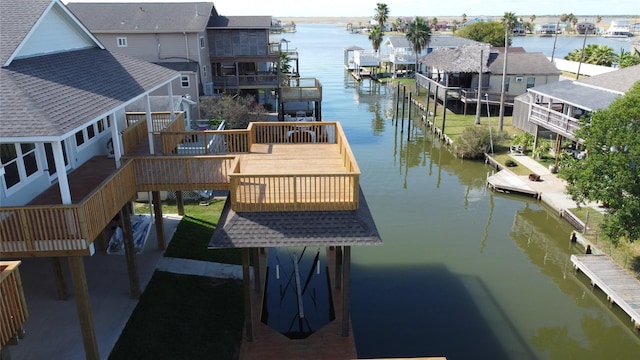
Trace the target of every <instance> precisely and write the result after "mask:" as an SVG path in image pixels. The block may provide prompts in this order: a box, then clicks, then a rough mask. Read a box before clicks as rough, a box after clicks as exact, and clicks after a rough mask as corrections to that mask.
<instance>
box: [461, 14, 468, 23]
mask: <svg viewBox="0 0 640 360" xmlns="http://www.w3.org/2000/svg"><path fill="white" fill-rule="evenodd" d="M466 22H467V14H464V13H463V14H462V23H463V24H464V23H466Z"/></svg>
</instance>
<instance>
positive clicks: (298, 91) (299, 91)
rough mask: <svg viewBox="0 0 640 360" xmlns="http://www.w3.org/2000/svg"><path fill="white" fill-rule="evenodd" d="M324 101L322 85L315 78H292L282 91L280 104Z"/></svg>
mask: <svg viewBox="0 0 640 360" xmlns="http://www.w3.org/2000/svg"><path fill="white" fill-rule="evenodd" d="M290 101H318V102H320V101H322V84H321V83H320V81H319V80H318V79H315V78H292V79H289V80H288V82H287V84H286V85H284V86H282V88H281V89H280V102H282V103H284V102H290Z"/></svg>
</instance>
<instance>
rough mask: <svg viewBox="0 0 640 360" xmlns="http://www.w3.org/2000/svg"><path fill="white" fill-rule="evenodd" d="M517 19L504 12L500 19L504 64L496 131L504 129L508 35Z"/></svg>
mask: <svg viewBox="0 0 640 360" xmlns="http://www.w3.org/2000/svg"><path fill="white" fill-rule="evenodd" d="M517 21H518V18H517V17H516V14H515V13H512V12H506V13H504V16H503V17H502V25H504V63H503V65H502V89H501V90H500V118H499V120H498V131H502V128H503V127H504V92H505V89H506V87H507V57H508V56H509V44H510V43H511V39H510V38H509V34H511V32H512V31H513V30H512V29H513V27H514V26H515V25H516V22H517Z"/></svg>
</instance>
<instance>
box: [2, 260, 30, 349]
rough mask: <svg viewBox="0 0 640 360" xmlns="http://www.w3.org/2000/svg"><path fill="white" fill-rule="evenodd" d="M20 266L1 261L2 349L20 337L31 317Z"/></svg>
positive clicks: (12, 262) (17, 263) (16, 262)
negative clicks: (23, 327) (25, 297)
mask: <svg viewBox="0 0 640 360" xmlns="http://www.w3.org/2000/svg"><path fill="white" fill-rule="evenodd" d="M19 265H20V261H0V305H1V306H0V348H3V347H5V346H6V345H7V344H9V342H10V341H11V340H12V339H14V338H15V337H16V336H19V335H20V332H22V325H23V324H24V322H25V321H26V320H27V318H28V317H29V312H28V310H27V303H26V301H25V299H24V291H23V289H22V281H21V280H20V271H19V270H18V266H19Z"/></svg>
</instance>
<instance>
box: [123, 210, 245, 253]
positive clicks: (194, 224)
mask: <svg viewBox="0 0 640 360" xmlns="http://www.w3.org/2000/svg"><path fill="white" fill-rule="evenodd" d="M205 204H208V205H201V204H200V203H199V202H192V203H185V206H184V209H185V210H184V211H185V216H184V217H183V218H182V221H180V224H179V225H178V228H177V229H176V232H175V234H174V235H173V238H172V239H171V242H170V243H169V246H168V247H167V250H166V251H165V253H164V256H167V257H176V258H182V259H193V260H202V261H211V262H220V263H225V264H241V254H240V249H219V250H207V245H208V244H209V240H211V235H212V234H213V230H215V227H216V225H217V224H218V219H219V218H220V214H222V208H223V207H224V199H213V200H210V201H207V202H206V203H205ZM136 211H137V212H138V211H140V212H146V213H149V205H148V204H146V203H138V204H137V207H136ZM162 213H163V214H177V213H178V207H177V206H176V204H175V202H166V203H164V204H163V206H162Z"/></svg>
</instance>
